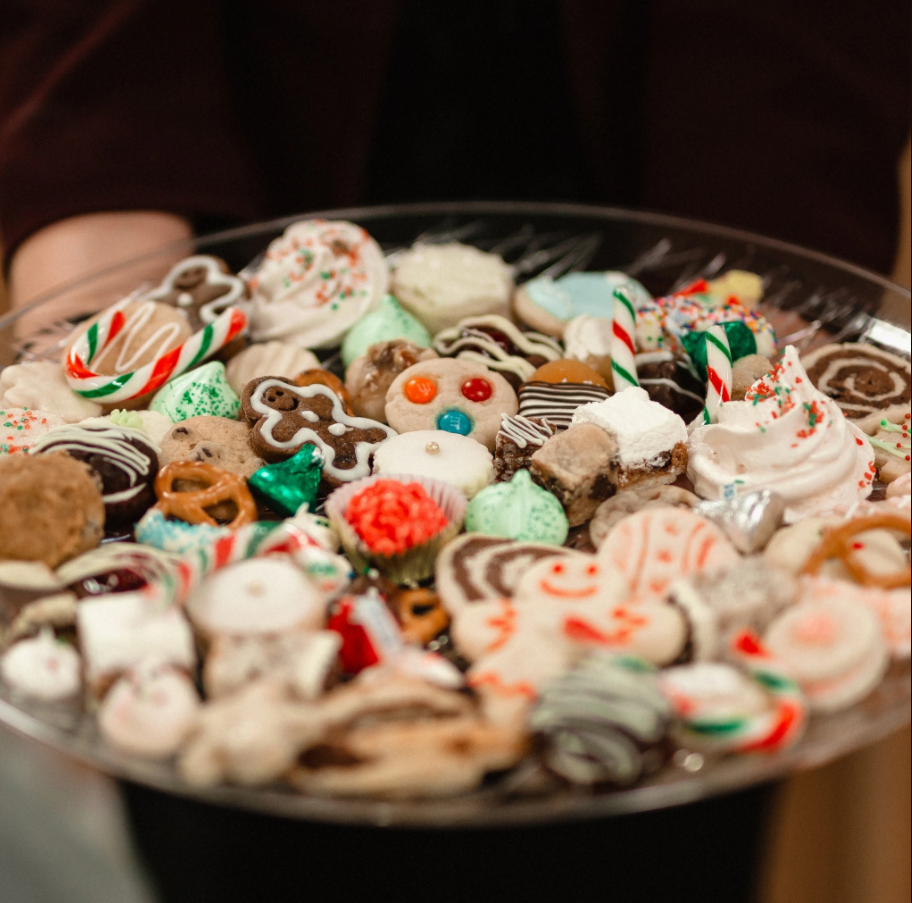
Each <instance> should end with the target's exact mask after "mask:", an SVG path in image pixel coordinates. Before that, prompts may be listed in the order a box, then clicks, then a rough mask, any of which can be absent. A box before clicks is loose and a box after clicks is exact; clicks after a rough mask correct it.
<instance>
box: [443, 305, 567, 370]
mask: <svg viewBox="0 0 912 903" xmlns="http://www.w3.org/2000/svg"><path fill="white" fill-rule="evenodd" d="M484 327H488V328H490V329H493V330H496V331H497V332H501V333H503V334H504V335H505V336H506V337H507V338H508V339H509V340H510V342H511V343H512V344H513V345H515V346H516V347H517V348H518V349H519V350H520V351H521V352H522V353H523V354H524V355H525V356H526V357H531V356H533V355H537V356H538V357H542V358H544V359H545V360H547V361H556V360H558V359H559V358H561V357H562V356H563V352H562V351H561V347H560V345H558V343H557V342H556V341H554V339H552V338H550V337H549V336H546V335H542V334H541V333H538V332H523V331H522V330H521V329H519V328H518V327H517V326H516V325H515V324H514V323H511V322H510V321H509V320H508V319H507V318H506V317H501V316H499V315H498V314H491V315H489V316H486V317H469V318H467V319H465V320H460V321H459V323H457V324H456V325H455V326H451V327H450V328H449V329H444V330H442V331H441V332H438V333H437V335H436V336H434V350H435V351H436V352H437V353H438V354H439V355H441V356H442V357H457V358H461V359H463V360H469V361H472V362H474V363H478V364H484V365H485V366H486V367H489V368H490V369H492V370H497V371H499V372H509V373H514V374H515V375H516V376H518V377H519V379H521V380H527V379H529V377H531V376H532V374H533V373H534V372H535V369H536V367H535V365H534V364H531V363H530V362H529V361H528V360H526V357H521V356H520V355H516V354H510V353H509V352H507V351H506V350H505V349H504V348H502V347H501V346H500V345H498V344H497V342H496V341H495V340H494V339H492V338H491V336H489V335H488V334H487V333H486V332H484ZM463 333H466V334H465V335H463ZM479 348H480V349H482V350H481V351H480V350H478V349H479Z"/></svg>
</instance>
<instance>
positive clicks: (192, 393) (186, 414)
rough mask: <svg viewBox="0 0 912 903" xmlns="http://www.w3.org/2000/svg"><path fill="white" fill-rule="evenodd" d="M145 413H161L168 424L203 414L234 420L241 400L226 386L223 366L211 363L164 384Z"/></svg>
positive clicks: (226, 380)
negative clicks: (167, 420) (148, 411)
mask: <svg viewBox="0 0 912 903" xmlns="http://www.w3.org/2000/svg"><path fill="white" fill-rule="evenodd" d="M149 410H150V411H156V412H157V413H159V414H164V415H165V417H168V418H169V419H170V420H171V421H172V423H179V422H180V421H181V420H188V419H189V418H190V417H199V416H201V415H203V414H211V415H212V416H214V417H229V418H231V419H232V420H235V419H237V415H238V413H239V412H240V410H241V401H240V399H239V398H238V397H237V395H235V393H234V389H232V388H231V386H229V385H228V377H227V375H226V374H225V365H224V364H222V363H220V362H219V361H211V362H210V363H208V364H203V366H202V367H198V368H197V369H196V370H190V371H189V372H188V373H184V374H182V375H181V376H178V377H177V378H176V379H172V380H171V382H169V383H165V385H164V386H162V387H161V389H159V390H158V392H156V393H155V397H154V398H153V399H152V403H151V404H150V405H149Z"/></svg>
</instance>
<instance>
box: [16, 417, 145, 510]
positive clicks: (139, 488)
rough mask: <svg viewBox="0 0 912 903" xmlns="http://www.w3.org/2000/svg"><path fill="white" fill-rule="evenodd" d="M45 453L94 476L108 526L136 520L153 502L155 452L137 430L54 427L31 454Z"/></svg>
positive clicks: (35, 446)
mask: <svg viewBox="0 0 912 903" xmlns="http://www.w3.org/2000/svg"><path fill="white" fill-rule="evenodd" d="M49 451H62V452H66V453H67V454H68V455H69V456H70V457H71V458H75V459H76V460H77V461H82V462H83V463H85V464H88V465H89V467H91V468H92V470H94V471H95V473H96V474H98V476H99V478H100V479H101V485H102V498H103V500H104V505H105V524H106V525H107V526H108V527H110V526H111V525H112V524H125V523H129V522H133V521H136V520H138V519H139V518H140V517H142V515H143V514H144V513H145V512H146V511H147V510H148V509H149V508H150V507H151V506H152V504H153V503H154V502H155V492H154V490H153V488H152V483H153V481H154V479H155V475H156V473H157V472H158V451H159V449H158V447H157V446H156V445H155V444H154V443H153V442H152V441H151V440H150V439H149V438H148V437H147V436H146V434H145V433H143V432H141V431H140V430H134V429H129V428H128V427H117V426H107V425H105V424H102V423H99V424H88V425H75V426H64V427H58V428H57V429H54V430H51V431H50V432H49V433H47V434H46V435H44V436H43V437H42V438H41V439H40V440H39V441H38V442H36V443H35V445H34V446H33V448H32V453H33V454H38V453H41V452H49Z"/></svg>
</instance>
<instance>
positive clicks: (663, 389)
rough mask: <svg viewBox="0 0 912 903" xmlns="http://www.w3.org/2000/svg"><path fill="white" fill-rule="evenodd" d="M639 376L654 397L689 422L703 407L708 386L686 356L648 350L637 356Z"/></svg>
mask: <svg viewBox="0 0 912 903" xmlns="http://www.w3.org/2000/svg"><path fill="white" fill-rule="evenodd" d="M636 368H637V380H638V381H639V383H640V385H641V386H642V387H643V388H644V389H645V390H646V391H647V392H648V393H649V398H650V399H651V400H652V401H656V402H658V403H659V404H660V405H664V406H665V407H666V408H668V409H669V410H671V411H674V412H675V414H678V415H680V416H681V417H682V418H683V420H684V421H685V423H690V422H691V421H692V420H693V419H694V418H695V417H696V416H697V415H698V414H700V413H701V412H702V411H703V404H704V402H705V400H706V387H705V386H704V385H703V383H702V382H701V381H700V380H699V379H698V378H697V376H696V375H695V374H694V373H693V372H692V371H691V369H690V368H689V367H688V366H687V363H686V361H685V360H684V358H682V357H679V356H677V355H674V354H672V353H671V352H670V351H647V352H645V353H643V354H638V355H637V356H636Z"/></svg>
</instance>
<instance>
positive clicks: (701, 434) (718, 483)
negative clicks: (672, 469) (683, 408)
mask: <svg viewBox="0 0 912 903" xmlns="http://www.w3.org/2000/svg"><path fill="white" fill-rule="evenodd" d="M688 458H689V460H688V467H687V475H688V477H689V478H690V480H691V481H692V482H693V484H694V487H695V489H696V492H697V494H698V495H700V496H702V497H703V498H709V499H719V498H723V497H725V496H726V495H730V494H735V493H741V492H750V491H753V490H756V489H772V490H774V491H775V492H778V493H779V494H780V495H782V496H783V497H784V498H785V500H786V504H787V508H786V514H785V518H786V520H787V521H789V522H794V521H797V520H800V519H802V518H805V517H812V516H815V515H823V514H826V513H827V512H828V511H831V510H834V509H836V508H837V507H839V506H841V505H850V504H852V503H853V502H857V501H862V500H863V499H865V498H867V496H868V495H869V494H870V492H871V485H872V482H873V479H874V476H875V473H876V471H875V468H874V450H873V449H872V448H871V444H870V443H869V442H868V438H867V436H865V434H864V433H863V432H862V431H861V430H860V429H858V427H856V426H855V425H854V424H852V423H850V422H849V421H848V420H846V418H845V417H844V416H843V414H842V412H841V411H840V410H839V408H838V407H837V405H836V403H835V402H834V401H833V400H832V399H830V398H827V396H825V395H824V394H823V393H822V392H819V391H818V390H817V389H815V388H814V386H813V385H812V383H811V381H810V380H809V379H808V377H807V374H806V373H805V371H804V368H803V367H802V366H801V362H800V361H799V359H798V352H797V351H796V349H795V348H794V347H792V346H789V347H788V348H786V350H785V354H784V355H783V358H782V362H781V363H780V364H779V365H778V366H777V367H776V368H775V369H774V370H773V372H772V373H771V374H769V376H767V377H765V378H764V379H762V380H759V381H758V382H756V383H755V384H754V385H753V386H752V387H751V390H750V392H749V393H748V395H747V399H746V400H745V401H732V402H728V403H726V404H723V405H722V406H721V408H720V409H719V422H718V423H714V424H709V425H708V426H703V427H700V428H698V429H696V430H694V432H693V433H692V435H691V437H690V441H689V443H688Z"/></svg>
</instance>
